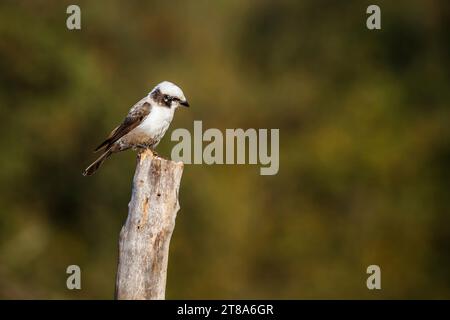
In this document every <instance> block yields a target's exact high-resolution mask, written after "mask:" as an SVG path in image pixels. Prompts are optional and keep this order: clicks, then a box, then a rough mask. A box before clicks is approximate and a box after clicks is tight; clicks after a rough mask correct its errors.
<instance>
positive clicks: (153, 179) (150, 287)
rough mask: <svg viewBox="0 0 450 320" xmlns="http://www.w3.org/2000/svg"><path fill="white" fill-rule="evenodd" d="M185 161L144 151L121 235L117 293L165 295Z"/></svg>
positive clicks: (126, 295) (135, 296) (147, 296)
mask: <svg viewBox="0 0 450 320" xmlns="http://www.w3.org/2000/svg"><path fill="white" fill-rule="evenodd" d="M182 174H183V163H182V162H174V161H170V160H166V159H162V158H160V157H158V156H155V155H154V154H153V153H152V151H151V150H149V149H148V150H144V151H142V152H140V153H139V154H138V157H137V166H136V172H135V174H134V178H133V189H132V195H131V201H130V203H129V204H128V217H127V220H126V222H125V224H124V226H123V227H122V230H121V232H120V239H119V263H118V269H117V278H116V295H115V296H116V299H125V300H134V299H146V300H147V299H164V298H165V289H166V277H167V262H168V257H169V244H170V239H171V236H172V232H173V230H174V227H175V218H176V216H177V212H178V210H179V209H180V205H179V203H178V190H179V187H180V181H181V176H182Z"/></svg>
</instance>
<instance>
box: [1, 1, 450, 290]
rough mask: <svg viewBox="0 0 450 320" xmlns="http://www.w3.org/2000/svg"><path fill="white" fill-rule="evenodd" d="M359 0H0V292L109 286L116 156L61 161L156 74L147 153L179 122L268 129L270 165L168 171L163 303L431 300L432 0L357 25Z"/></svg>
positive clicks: (438, 218) (434, 221)
mask: <svg viewBox="0 0 450 320" xmlns="http://www.w3.org/2000/svg"><path fill="white" fill-rule="evenodd" d="M74 3H76V4H78V5H79V6H80V8H81V26H82V29H81V30H79V31H69V30H68V29H67V28H66V19H67V17H68V15H67V14H66V8H67V6H68V5H69V4H74ZM373 3H374V2H373V1H323V0H321V1H317V0H316V1H312V0H311V1H256V0H255V1H242V0H233V1H206V0H203V1H118V0H116V1H76V2H74V1H56V0H55V1H2V2H1V4H0V119H1V125H0V133H1V134H0V142H1V149H2V151H1V157H0V179H1V180H0V182H1V184H0V187H1V192H0V298H5V299H11V298H25V299H33V298H39V299H55V298H63V299H90V298H99V299H111V298H113V295H114V286H115V273H116V267H117V251H118V249H117V245H118V237H119V232H120V228H121V226H122V224H123V223H124V221H125V218H126V214H127V205H128V202H129V200H130V191H131V180H132V177H133V174H134V168H135V157H136V155H135V153H134V152H131V151H129V152H126V153H122V154H118V155H114V156H113V157H111V158H110V159H109V160H108V161H107V162H106V163H105V164H104V166H103V167H102V168H101V170H100V171H99V172H98V173H97V174H96V175H95V176H93V177H88V178H86V177H83V176H82V175H81V172H82V170H83V169H84V168H85V167H86V166H87V165H88V164H89V163H90V162H92V161H93V160H94V159H95V156H96V155H94V154H93V153H92V150H93V149H94V148H95V147H96V146H97V145H98V143H100V142H101V141H102V139H103V138H105V136H106V135H107V134H108V133H109V132H110V130H111V129H112V128H114V127H115V126H116V125H117V124H118V123H119V122H120V121H121V120H122V119H123V117H124V116H125V115H126V113H127V112H128V109H129V107H130V106H131V105H132V104H134V103H135V102H137V101H138V100H139V99H140V98H142V97H143V96H144V95H145V94H147V93H148V92H149V91H150V90H151V89H152V88H153V87H154V85H156V84H157V83H158V82H160V81H162V80H170V81H173V82H175V83H176V84H178V85H179V86H180V87H182V88H183V90H184V92H185V94H186V96H187V98H188V99H189V101H190V103H191V108H190V109H182V110H178V111H177V113H176V115H175V119H174V121H173V122H172V125H171V128H170V129H169V131H168V133H167V134H166V137H165V138H164V140H163V141H162V143H161V145H160V146H159V147H158V151H159V153H160V154H161V155H163V156H165V157H170V152H171V148H172V147H173V146H174V145H175V142H172V141H170V133H171V131H172V130H173V129H175V128H187V129H188V130H190V131H193V121H194V120H201V121H203V127H204V129H207V128H219V129H220V130H221V131H224V130H225V129H226V128H244V129H246V128H255V129H259V128H268V129H270V128H279V129H280V170H279V173H278V174H277V175H275V176H261V175H260V174H259V166H255V165H211V166H208V165H186V166H185V170H184V174H183V178H182V185H181V189H180V205H181V210H180V211H179V213H178V218H177V222H176V227H175V231H174V234H173V237H172V242H171V247H170V258H169V271H168V280H167V298H169V299H184V298H192V299H197V298H198V299H200V298H206V299H213V298H216V299H220V298H227V299H232V298H267V299H271V298H274V299H284V298H289V299H298V298H322V299H328V298H362V299H372V298H374V299H377V298H450V215H449V210H448V199H449V191H450V170H449V167H450V140H449V137H450V126H449V119H450V117H449V116H450V112H449V111H450V106H449V95H450V90H449V84H450V72H449V70H450V65H449V62H450V59H449V53H450V41H449V30H450V11H449V6H448V2H447V1H444V0H441V1H438V0H433V1H425V0H422V1H376V4H378V5H379V6H380V7H381V12H382V14H381V21H382V29H381V30H378V31H370V30H368V29H367V28H366V18H367V17H368V15H367V14H366V8H367V6H368V5H369V4H373ZM71 264H77V265H79V266H80V267H81V272H82V274H81V276H82V280H81V285H82V289H81V290H79V291H77V290H73V291H70V290H68V289H67V288H66V278H67V276H68V275H67V274H66V268H67V266H68V265H71ZM371 264H377V265H379V266H380V267H381V272H382V290H379V291H369V290H368V289H367V287H366V279H367V276H368V275H367V274H366V268H367V266H369V265H371Z"/></svg>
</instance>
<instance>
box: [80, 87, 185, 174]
mask: <svg viewBox="0 0 450 320" xmlns="http://www.w3.org/2000/svg"><path fill="white" fill-rule="evenodd" d="M179 106H184V107H189V103H188V102H187V100H186V98H185V96H184V94H183V91H182V90H181V89H180V88H179V87H178V86H176V85H175V84H173V83H171V82H168V81H164V82H161V83H160V84H158V85H157V86H156V87H155V88H154V89H153V90H152V91H151V92H150V93H149V94H148V95H147V96H146V97H145V98H143V99H141V100H140V101H139V102H138V103H136V104H135V105H134V106H133V107H132V108H131V109H130V112H128V115H127V116H126V118H125V120H123V122H122V123H121V124H120V125H119V126H118V127H116V128H115V129H114V130H113V131H112V132H111V134H110V135H109V137H108V138H107V139H106V140H105V141H103V142H102V143H101V144H100V145H99V146H98V147H97V148H96V149H95V151H96V152H97V151H103V154H102V155H101V156H100V157H99V158H98V159H97V160H95V161H94V162H93V163H92V164H91V165H90V166H89V167H87V168H86V170H84V172H83V175H84V176H90V175H93V174H94V173H95V172H96V171H97V169H98V168H99V167H100V166H101V164H102V163H103V161H105V160H106V158H108V157H109V156H110V155H111V154H113V153H116V152H120V151H124V150H127V149H130V148H150V149H152V150H153V149H154V148H155V147H156V146H157V145H158V143H159V142H160V141H161V139H162V137H163V136H164V134H165V133H166V131H167V129H168V128H169V125H170V122H171V121H172V119H173V114H174V112H175V110H176V109H177V108H178V107H179Z"/></svg>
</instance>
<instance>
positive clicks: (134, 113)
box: [95, 97, 152, 152]
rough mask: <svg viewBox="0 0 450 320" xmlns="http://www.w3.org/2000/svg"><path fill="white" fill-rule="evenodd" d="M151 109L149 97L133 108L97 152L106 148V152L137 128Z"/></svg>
mask: <svg viewBox="0 0 450 320" xmlns="http://www.w3.org/2000/svg"><path fill="white" fill-rule="evenodd" d="M151 108H152V106H151V104H150V103H149V102H148V100H147V97H145V98H144V99H142V100H141V101H139V102H138V103H136V104H135V105H134V106H133V107H132V108H131V110H130V112H129V113H128V115H127V116H126V118H125V120H123V122H122V123H121V124H120V125H119V126H118V127H116V128H115V129H114V130H113V131H112V132H111V134H110V135H109V137H108V138H107V139H106V140H105V141H103V142H102V143H101V144H100V145H99V146H98V147H97V148H95V152H97V151H99V150H100V149H102V148H105V150H107V149H109V148H110V147H111V146H112V145H113V144H114V143H115V142H116V141H117V140H119V139H120V138H122V137H123V136H124V135H126V134H127V133H128V132H130V131H131V130H133V129H134V128H136V127H137V126H138V125H139V124H140V123H141V122H142V120H144V118H145V117H146V116H147V115H148V114H149V113H150V111H151Z"/></svg>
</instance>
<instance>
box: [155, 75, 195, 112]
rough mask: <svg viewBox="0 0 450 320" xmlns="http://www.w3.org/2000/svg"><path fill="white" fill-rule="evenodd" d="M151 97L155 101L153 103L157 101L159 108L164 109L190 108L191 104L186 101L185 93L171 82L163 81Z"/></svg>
mask: <svg viewBox="0 0 450 320" xmlns="http://www.w3.org/2000/svg"><path fill="white" fill-rule="evenodd" d="M150 97H151V98H152V99H153V101H155V102H156V103H157V104H158V105H159V106H162V107H167V108H172V107H173V108H178V107H179V106H183V107H189V103H188V101H187V100H186V97H185V96H184V93H183V91H182V90H181V89H180V88H179V87H178V86H177V85H175V84H173V83H172V82H169V81H163V82H161V83H160V84H158V85H157V86H156V87H155V88H154V89H153V90H152V91H151V92H150Z"/></svg>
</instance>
